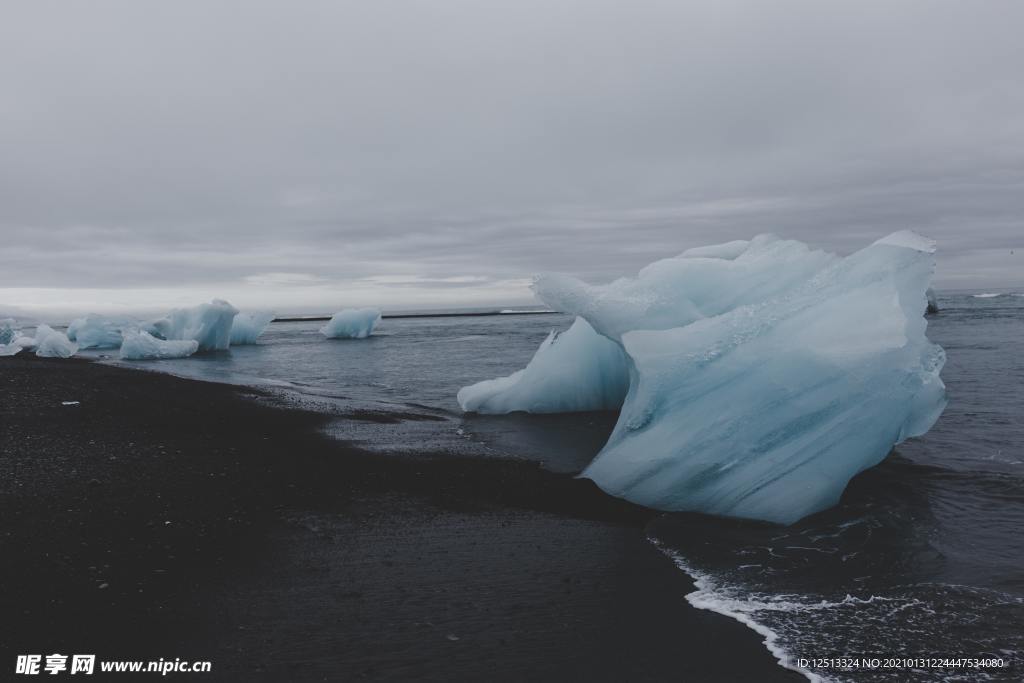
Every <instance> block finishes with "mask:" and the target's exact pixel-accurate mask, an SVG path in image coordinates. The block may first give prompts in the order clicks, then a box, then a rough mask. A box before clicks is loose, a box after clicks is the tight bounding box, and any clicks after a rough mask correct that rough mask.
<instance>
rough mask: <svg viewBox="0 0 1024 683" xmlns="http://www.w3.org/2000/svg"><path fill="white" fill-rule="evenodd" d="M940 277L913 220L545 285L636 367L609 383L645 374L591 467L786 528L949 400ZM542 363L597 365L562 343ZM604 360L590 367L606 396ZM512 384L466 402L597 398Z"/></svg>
mask: <svg viewBox="0 0 1024 683" xmlns="http://www.w3.org/2000/svg"><path fill="white" fill-rule="evenodd" d="M933 270H934V243H933V242H932V241H931V240H928V239H926V238H923V237H921V236H919V235H917V234H915V233H912V232H909V231H904V232H900V233H895V234H893V235H890V236H889V237H887V238H885V239H882V240H879V241H878V242H876V243H875V244H873V245H871V246H869V247H867V248H865V249H862V250H861V251H859V252H857V253H855V254H853V255H851V256H848V257H846V258H840V257H838V256H835V255H833V254H829V253H826V252H822V251H816V250H812V249H810V248H808V247H807V246H806V245H804V244H802V243H800V242H795V241H791V240H781V239H779V238H777V237H774V236H771V235H762V236H759V237H756V238H754V239H753V240H750V241H749V242H746V241H741V242H731V243H728V244H725V245H714V246H711V247H702V248H699V249H692V250H690V251H688V252H684V253H683V254H681V255H680V256H678V257H675V258H670V259H664V260H662V261H657V262H655V263H652V264H651V265H649V266H647V267H646V268H644V269H643V270H641V271H640V273H639V274H638V276H637V277H634V278H622V279H620V280H617V281H615V282H613V283H610V284H608V285H603V286H594V285H588V284H586V283H583V282H581V281H579V280H577V279H575V278H571V277H567V276H544V277H541V278H538V280H537V282H536V284H535V291H536V292H537V294H538V296H539V298H540V299H541V300H542V301H543V302H544V303H546V304H547V305H549V306H551V307H552V308H555V309H557V310H562V311H565V312H567V313H573V314H576V315H578V316H581V317H582V318H583V319H585V320H586V321H587V322H588V323H589V324H590V326H592V328H593V329H594V330H596V332H597V333H599V334H600V335H603V337H604V338H605V339H607V340H609V341H611V342H614V343H615V344H616V345H617V346H619V348H620V349H621V350H622V352H623V354H624V355H623V358H624V359H625V363H626V368H625V369H622V370H620V371H618V372H614V373H610V374H608V375H607V377H608V384H609V385H610V384H611V383H612V382H614V381H617V380H615V379H614V378H616V377H619V376H621V375H620V373H622V372H625V373H626V374H627V376H628V377H629V390H628V393H627V395H626V398H625V401H624V403H623V405H622V411H621V413H620V416H619V420H618V423H617V424H616V427H615V430H614V431H613V433H612V435H611V437H610V438H609V441H608V443H607V444H606V445H605V447H604V448H603V449H602V450H601V452H600V453H599V454H598V456H597V457H596V458H595V459H594V461H593V462H592V463H591V465H590V466H589V467H588V468H587V469H586V470H585V471H584V472H583V473H582V475H581V476H583V477H587V478H590V479H592V480H593V481H594V482H595V483H597V485H598V486H600V487H601V488H602V489H604V490H605V491H607V492H608V493H611V494H613V495H616V496H619V497H622V498H626V499H628V500H630V501H633V502H635V503H639V504H642V505H645V506H648V507H652V508H656V509H661V510H689V511H699V512H705V513H710V514H716V515H723V516H733V517H745V518H754V519H762V520H768V521H773V522H779V523H785V524H788V523H791V522H794V521H796V520H798V519H800V518H802V517H804V516H806V515H808V514H811V513H813V512H816V511H819V510H822V509H824V508H827V507H829V506H831V505H833V504H835V503H836V502H837V501H838V499H839V496H840V495H841V493H842V491H843V490H844V488H845V487H846V484H847V483H848V482H849V480H850V479H851V478H852V477H853V476H854V475H856V474H857V473H858V472H860V471H862V470H864V469H867V468H868V467H871V466H873V465H875V464H877V463H878V462H880V461H881V460H882V459H884V458H885V456H886V455H887V454H888V453H889V452H890V451H891V449H892V447H893V446H894V445H895V444H897V443H899V442H901V441H903V440H904V439H906V438H909V437H912V436H917V435H920V434H923V433H924V432H926V431H927V430H928V429H929V428H930V427H931V425H932V424H933V423H934V422H935V420H936V419H937V418H938V416H939V415H940V414H941V412H942V410H943V408H944V406H945V387H944V385H943V384H942V381H941V379H940V377H939V372H940V370H941V368H942V365H943V363H944V362H945V355H944V353H943V351H942V349H941V348H939V347H938V346H936V345H934V344H932V343H931V342H929V341H928V339H927V337H926V336H925V329H926V325H927V323H926V321H925V319H924V312H925V309H926V306H927V299H926V295H925V292H926V290H927V289H928V286H929V283H930V280H931V276H932V272H933ZM538 356H543V364H544V365H545V366H548V367H555V366H557V365H558V364H560V363H572V364H575V366H577V367H584V366H587V363H588V359H586V358H581V357H580V356H579V353H578V351H577V352H574V353H569V349H568V348H566V349H565V350H564V351H563V352H562V355H559V345H558V344H553V345H552V344H550V343H548V342H547V341H546V342H545V344H544V345H542V347H541V349H540V350H538ZM535 360H536V358H535ZM532 364H533V362H531V365H532ZM589 364H590V366H589V367H590V369H589V371H586V370H581V371H580V372H579V373H575V374H573V377H577V376H583V377H587V378H588V381H587V383H586V384H585V385H584V386H590V387H591V388H592V389H591V390H595V389H594V387H597V388H598V389H599V390H604V389H606V388H607V387H606V386H605V385H602V384H601V382H600V381H597V382H594V381H593V378H595V377H603V376H606V375H605V373H604V372H603V371H602V370H601V369H600V368H599V367H598V365H599V364H598V361H597V359H595V358H590V359H589ZM528 370H529V367H528V368H527V369H526V370H523V371H520V372H521V373H524V374H523V375H520V378H522V377H523V376H525V373H527V371H528ZM517 374H518V373H517ZM511 377H516V375H515V374H514V375H512V376H511ZM503 379H504V380H506V382H505V383H504V384H502V379H499V380H492V382H497V383H498V384H492V385H489V386H490V387H491V388H492V389H498V390H500V391H493V392H491V395H489V396H488V397H487V401H486V402H480V403H479V404H477V405H475V406H472V405H469V404H468V403H467V404H464V405H463V407H464V409H471V410H478V411H479V412H507V411H506V410H504V409H505V408H507V403H508V401H511V400H513V399H514V400H515V402H516V405H517V406H518V407H517V408H515V409H519V410H529V409H530V406H531V405H533V404H535V403H537V402H538V401H542V402H543V403H544V404H545V405H547V406H551V405H553V404H554V405H559V404H561V405H562V407H563V409H566V410H569V409H572V408H571V407H569V406H571V405H572V404H574V403H579V401H580V399H579V397H578V395H577V394H578V391H579V387H576V386H565V385H561V384H558V383H557V382H548V383H546V384H544V385H541V384H539V383H538V384H536V385H534V386H535V388H536V390H537V391H538V392H543V396H542V397H541V396H530V395H529V391H528V389H529V388H530V386H531V385H529V384H527V385H524V384H523V383H522V382H521V380H520V381H518V382H515V383H512V382H508V381H507V380H508V379H509V378H503ZM572 381H575V380H570V382H572ZM482 385H484V386H487V383H482ZM478 387H481V384H478V385H475V388H471V389H474V391H475V392H478V391H479V389H476V388H478ZM463 391H466V390H465V389H464V390H463ZM502 391H503V392H505V395H504V396H503V395H502V393H501V392H502ZM471 393H474V392H471ZM463 398H464V395H463V394H462V392H460V403H463V401H462V399H463ZM495 408H501V410H496V409H495Z"/></svg>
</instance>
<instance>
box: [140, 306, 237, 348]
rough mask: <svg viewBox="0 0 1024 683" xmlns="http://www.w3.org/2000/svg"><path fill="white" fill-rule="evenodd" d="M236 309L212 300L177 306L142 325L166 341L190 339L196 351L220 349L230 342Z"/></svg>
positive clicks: (146, 330)
mask: <svg viewBox="0 0 1024 683" xmlns="http://www.w3.org/2000/svg"><path fill="white" fill-rule="evenodd" d="M237 314H238V309H237V308H235V307H234V306H232V305H231V304H229V303H228V302H227V301H222V300H220V299H214V300H213V301H212V302H210V303H208V304H200V305H199V306H196V307H194V308H178V309H175V310H173V311H171V312H170V313H168V314H167V316H166V317H164V318H160V319H158V320H153V321H151V322H149V323H146V324H145V325H143V327H142V329H143V330H144V331H145V332H148V333H149V334H150V335H152V336H154V337H156V338H158V339H164V340H167V341H181V340H189V339H191V340H194V341H195V342H197V343H198V344H199V351H223V350H224V349H227V348H228V346H229V345H230V344H231V326H232V322H233V321H234V318H235V316H236V315H237Z"/></svg>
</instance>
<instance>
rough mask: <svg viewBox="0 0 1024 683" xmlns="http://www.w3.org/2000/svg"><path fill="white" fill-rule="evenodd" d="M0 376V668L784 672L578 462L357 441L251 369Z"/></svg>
mask: <svg viewBox="0 0 1024 683" xmlns="http://www.w3.org/2000/svg"><path fill="white" fill-rule="evenodd" d="M0 392H2V399H0V671H6V672H7V673H13V671H14V661H15V656H16V655H17V654H23V653H38V654H49V653H52V652H61V653H65V654H67V653H95V654H97V656H98V658H99V659H104V658H106V659H150V658H152V659H156V658H160V657H163V658H165V659H173V658H175V657H181V658H182V659H186V658H187V659H204V660H211V661H212V662H213V673H211V674H202V675H199V674H197V675H194V677H195V678H197V679H202V680H211V681H212V680H241V681H260V680H268V681H307V680H310V681H312V680H317V681H319V680H325V681H336V680H340V681H343V680H447V681H455V680H459V681H462V680H467V681H477V680H535V681H536V680H587V679H590V680H609V681H611V680H615V681H619V680H630V681H642V680H656V681H775V680H802V679H801V678H800V677H799V676H797V675H796V674H793V673H792V672H788V671H784V670H782V669H780V668H779V667H778V666H777V665H776V664H775V663H774V661H773V659H772V657H771V656H770V655H769V654H768V653H767V652H766V651H765V650H764V649H763V647H762V646H761V644H760V642H759V641H760V637H759V636H757V635H755V634H754V633H752V632H750V631H748V630H747V629H746V628H745V627H743V626H741V625H740V624H737V623H735V622H733V621H731V620H729V619H727V618H725V617H722V616H719V615H716V614H712V613H710V612H705V611H700V610H696V609H694V608H692V607H690V606H689V605H688V604H687V603H686V601H685V599H684V595H685V594H686V593H687V592H689V591H690V590H692V585H691V583H690V581H689V580H688V579H687V577H686V576H685V575H684V574H682V573H681V572H679V571H678V570H677V569H676V568H675V567H674V566H673V565H672V564H671V562H670V561H669V560H668V559H666V558H665V557H663V556H662V555H661V554H660V553H659V552H658V551H657V550H656V549H655V548H654V547H652V546H651V545H650V544H649V543H647V542H646V541H645V540H644V534H643V525H644V523H645V522H646V521H647V519H648V518H649V513H648V512H646V511H644V510H642V509H639V508H635V507H632V506H630V505H628V504H625V503H622V502H619V501H617V500H614V499H611V498H609V497H607V496H604V495H603V494H601V493H600V492H599V491H597V490H596V489H595V488H594V487H593V486H592V485H591V484H590V483H589V482H586V481H581V480H574V479H572V478H570V477H568V476H565V475H559V474H552V473H549V472H545V471H543V470H541V469H539V468H538V467H537V466H536V465H533V464H529V463H525V462H517V461H501V460H494V459H481V460H471V459H466V458H455V457H450V456H445V455H443V454H430V455H428V454H425V455H424V456H423V457H421V458H407V457H384V456H374V455H368V454H364V453H361V452H358V451H356V450H353V449H352V448H351V447H347V446H344V445H342V444H340V443H338V442H336V441H332V440H330V439H327V438H326V437H323V436H321V435H320V433H319V432H318V429H319V427H321V426H322V425H323V422H324V418H323V417H322V416H320V415H317V414H313V413H306V412H302V411H297V410H282V409H278V408H274V407H271V406H270V405H269V401H267V400H266V397H263V396H261V395H260V394H259V393H257V392H255V391H253V390H249V389H240V388H237V387H230V386H223V385H214V384H207V383H201V382H194V381H188V380H183V379H178V378H174V377H170V376H166V375H158V374H154V373H143V372H135V371H131V370H124V369H119V368H113V367H109V366H103V365H98V364H94V363H89V362H85V361H78V360H47V359H36V358H34V357H16V358H2V359H0ZM62 401H79V402H80V403H79V404H78V405H69V406H64V405H62V404H61V402H62ZM150 676H151V677H152V676H153V674H150ZM6 677H7V676H6V675H5V676H3V677H2V678H6ZM169 677H170V678H188V677H189V676H188V675H185V674H170V675H169ZM96 678H101V676H97V677H96ZM117 679H118V680H127V677H126V676H124V675H121V676H119V677H118V678H117Z"/></svg>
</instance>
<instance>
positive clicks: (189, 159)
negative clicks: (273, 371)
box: [0, 0, 1024, 310]
mask: <svg viewBox="0 0 1024 683" xmlns="http://www.w3.org/2000/svg"><path fill="white" fill-rule="evenodd" d="M1021 25H1024V5H1022V4H1021V3H1019V2H1015V1H1014V0H1004V1H1001V0H993V1H991V2H985V3H964V2H944V1H942V0H927V1H925V0H922V1H913V0H911V1H908V2H901V3H891V2H872V1H869V2H856V3H854V2H848V3H820V2H810V1H808V2H786V1H784V2H781V3H761V2H754V1H753V0H748V1H744V2H736V1H732V0H726V1H724V2H723V1H720V0H716V1H715V2H711V0H707V1H706V2H697V3H679V2H669V1H667V0H666V1H661V0H645V1H644V2H640V3H622V2H612V1H610V0H554V1H553V2H552V1H548V0H545V1H543V2H542V1H540V0H521V1H518V2H498V3H480V2H476V1H471V0H433V1H429V2H428V1H412V2H409V1H402V2H399V1H398V0H379V1H377V2H372V3H370V2H337V1H334V0H330V1H328V0H310V1H309V2H303V3H285V2H266V1H264V0H259V1H251V0H250V1H246V2H241V1H234V2H227V1H224V0H215V1H214V2H209V3H206V2H204V3H199V2H185V3H158V2H137V1H135V0H97V2H91V3H88V4H83V3H73V4H70V5H69V4H67V3H59V2H55V1H51V0H43V1H40V2H33V3H22V4H20V5H19V6H18V7H12V8H10V10H9V11H8V12H7V13H6V16H5V21H4V22H3V24H2V25H0V42H2V44H3V45H4V46H5V49H4V52H5V58H4V59H3V60H0V150H2V154H0V238H2V249H0V305H3V304H6V305H9V306H23V307H41V306H42V307H45V306H54V305H57V304H69V302H71V303H74V304H75V305H79V304H80V305H83V306H87V307H88V306H90V305H91V306H92V307H94V308H110V307H126V306H127V307H131V306H136V305H141V304H142V303H144V302H146V301H154V302H156V301H159V302H164V301H171V302H177V301H179V300H185V299H189V298H194V297H201V298H209V296H213V295H221V296H224V295H232V296H234V297H235V298H236V299H238V300H239V303H240V304H241V305H250V306H251V305H258V304H260V303H262V302H271V303H270V305H273V306H275V307H278V308H284V309H288V310H297V309H303V310H308V309H310V308H313V309H316V308H320V307H325V308H327V309H330V308H331V307H333V306H335V305H340V304H345V305H348V304H380V305H384V306H391V307H400V306H429V305H432V304H434V303H436V304H438V305H459V304H460V303H462V304H465V305H478V304H485V303H496V304H500V303H521V302H524V301H528V300H529V299H530V296H529V293H528V292H527V290H526V288H525V284H524V283H525V282H526V281H527V279H528V278H529V276H530V275H531V274H533V273H535V272H538V271H547V270H559V271H568V272H572V273H575V274H578V275H582V276H584V277H587V278H591V279H595V280H606V279H609V278H612V277H615V276H618V275H621V274H624V273H628V272H630V271H635V270H636V269H637V268H638V267H639V266H641V265H643V264H645V263H647V262H649V261H651V260H653V259H655V258H659V257H663V256H666V255H669V254H672V253H677V252H679V251H682V250H683V249H685V248H688V247H691V246H695V245H698V244H703V243H709V242H718V241H726V240H729V239H735V238H741V237H750V236H751V235H753V234H756V233H759V232H775V233H778V234H781V235H783V236H787V237H795V238H798V239H803V240H807V241H809V242H812V243H813V244H815V245H816V246H821V247H824V248H829V249H833V250H837V251H841V252H842V251H850V250H853V249H855V248H858V247H859V246H862V245H864V244H865V243H867V242H870V241H871V240H873V239H875V238H877V237H879V236H881V235H884V234H886V233H888V232H891V231H893V230H897V229H903V228H913V229H917V230H920V231H922V232H925V233H927V234H929V235H931V236H932V237H934V238H936V239H938V240H939V244H940V250H941V252H940V270H939V284H940V285H945V286H949V287H975V286H977V287H989V286H997V285H999V286H1013V285H1020V284H1024V283H1022V279H1024V277H1022V275H1021V273H1022V272H1024V269H1022V268H1021V265H1020V264H1021V261H1020V259H1021V258H1024V251H1022V250H1021V248H1022V247H1024V244H1021V242H1022V241H1024V240H1022V235H1024V218H1022V217H1024V75H1022V71H1021V68H1020V66H1021V64H1024V41H1021V40H1020V39H1019V27H1020V26H1021ZM1011 250H1017V251H1016V253H1015V254H1011V253H1010V252H1011Z"/></svg>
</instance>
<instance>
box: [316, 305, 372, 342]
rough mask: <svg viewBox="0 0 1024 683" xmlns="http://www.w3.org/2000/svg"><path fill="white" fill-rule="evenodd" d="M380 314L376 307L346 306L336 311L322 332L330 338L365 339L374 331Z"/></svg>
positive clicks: (322, 328) (321, 329)
mask: <svg viewBox="0 0 1024 683" xmlns="http://www.w3.org/2000/svg"><path fill="white" fill-rule="evenodd" d="M380 316H381V312H380V310H379V309H376V308H346V309H345V310H343V311H338V312H337V313H335V314H334V315H333V316H332V317H331V319H330V321H329V322H328V323H327V324H326V325H324V326H323V327H321V328H320V334H322V335H324V336H325V337H327V338H328V339H364V338H366V337H369V336H370V335H371V334H372V333H373V328H374V327H375V326H376V325H377V322H378V321H379V320H380Z"/></svg>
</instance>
